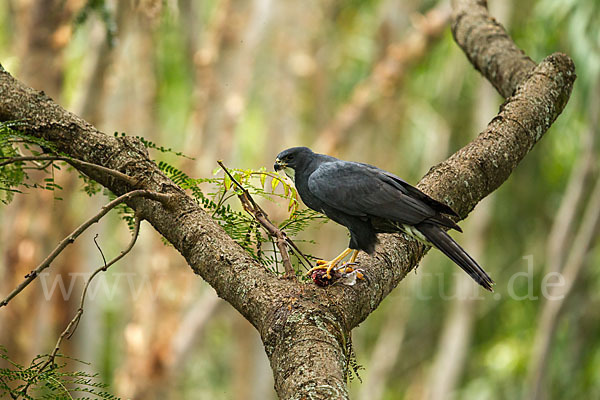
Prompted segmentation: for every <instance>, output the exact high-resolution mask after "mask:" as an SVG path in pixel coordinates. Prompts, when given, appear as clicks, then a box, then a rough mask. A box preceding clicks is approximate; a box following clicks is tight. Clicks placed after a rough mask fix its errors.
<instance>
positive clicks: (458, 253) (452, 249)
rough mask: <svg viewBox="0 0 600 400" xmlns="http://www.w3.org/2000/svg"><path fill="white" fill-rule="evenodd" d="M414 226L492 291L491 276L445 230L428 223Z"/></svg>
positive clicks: (492, 282)
mask: <svg viewBox="0 0 600 400" xmlns="http://www.w3.org/2000/svg"><path fill="white" fill-rule="evenodd" d="M415 228H417V230H418V231H419V232H421V233H422V234H423V236H425V238H426V239H427V240H428V241H429V242H430V243H431V244H432V245H434V246H435V247H437V248H438V249H439V250H440V251H441V252H442V253H444V254H445V255H446V256H448V257H449V258H450V259H451V260H452V261H454V262H455V263H456V264H457V265H458V266H459V267H461V268H462V269H463V270H464V271H465V272H466V273H467V274H469V275H470V276H471V278H473V279H474V280H475V282H477V283H479V284H480V285H481V286H483V287H484V288H485V289H487V290H489V291H490V292H493V291H494V290H493V289H492V285H493V284H494V281H493V280H492V278H490V277H489V275H488V274H487V273H486V272H485V271H484V270H483V268H481V267H480V266H479V264H477V261H475V260H474V259H473V257H471V256H470V255H469V254H467V252H466V251H465V250H463V248H462V247H460V246H459V245H458V243H456V242H455V241H454V239H452V238H451V237H450V235H448V234H447V233H446V231H444V230H443V229H442V228H440V227H439V226H437V225H434V224H430V223H421V224H418V225H416V226H415Z"/></svg>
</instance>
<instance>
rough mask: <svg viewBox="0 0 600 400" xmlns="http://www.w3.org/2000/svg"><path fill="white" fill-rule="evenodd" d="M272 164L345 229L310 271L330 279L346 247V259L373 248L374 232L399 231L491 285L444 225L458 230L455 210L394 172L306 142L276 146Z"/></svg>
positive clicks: (316, 207)
mask: <svg viewBox="0 0 600 400" xmlns="http://www.w3.org/2000/svg"><path fill="white" fill-rule="evenodd" d="M274 168H275V171H279V170H283V171H284V172H285V173H286V175H287V176H289V177H290V178H291V179H292V180H293V181H294V184H295V185H296V189H297V190H298V194H299V195H300V198H301V199H302V201H303V202H304V204H306V206H308V207H309V208H311V209H313V210H315V211H317V212H320V213H323V214H325V215H326V216H327V217H329V218H330V219H332V220H333V221H335V222H337V223H338V224H341V225H344V226H345V227H347V228H348V230H349V231H350V244H349V245H348V248H347V249H346V250H344V251H343V252H342V253H341V254H340V255H339V256H337V257H336V258H334V259H333V260H331V261H326V262H325V261H321V262H317V267H315V268H313V269H312V270H311V272H312V271H313V270H318V269H324V270H326V277H327V279H331V271H332V270H333V269H334V268H336V267H337V266H338V264H340V263H341V261H342V260H343V259H344V258H346V257H347V256H348V255H349V254H350V253H352V256H351V258H350V261H349V262H350V263H354V261H355V260H356V257H357V256H358V253H359V251H360V250H363V251H365V252H367V253H369V254H371V253H373V251H374V250H375V244H376V243H377V233H397V232H403V233H406V234H408V235H410V236H412V237H414V238H415V239H417V240H419V241H421V242H423V243H425V244H427V245H429V246H434V247H436V248H438V249H439V250H441V251H442V253H444V254H445V255H446V256H448V257H449V258H450V259H451V260H452V261H454V262H455V263H456V264H457V265H458V266H459V267H461V268H462V269H463V270H464V271H465V272H466V273H467V274H469V275H470V276H471V277H472V278H473V279H474V280H475V281H476V282H477V283H479V284H480V285H481V286H483V287H484V288H485V289H487V290H489V291H492V285H493V283H494V282H493V281H492V279H491V278H490V277H489V276H488V274H487V273H486V272H485V271H484V270H483V269H482V268H481V267H480V266H479V264H477V262H476V261H475V260H474V259H473V258H472V257H471V256H470V255H469V254H467V252H466V251H465V250H463V248H462V247H460V246H459V245H458V244H457V243H456V242H455V241H454V240H453V239H452V238H451V237H450V235H448V234H447V233H446V231H445V229H444V228H447V229H455V230H457V231H459V232H462V230H461V229H460V227H459V226H458V225H456V223H454V221H453V220H452V219H450V216H455V217H457V216H458V215H457V214H456V213H455V212H454V211H453V210H452V209H451V208H450V207H449V206H447V205H446V204H443V203H440V202H439V201H437V200H434V199H432V198H431V197H429V196H427V195H426V194H425V193H423V192H421V191H420V190H419V189H417V188H415V187H413V186H411V185H409V184H408V183H406V182H405V181H403V180H402V179H400V178H399V177H397V176H396V175H394V174H392V173H390V172H387V171H384V170H382V169H379V168H377V167H375V166H373V165H369V164H363V163H359V162H352V161H343V160H339V159H337V158H335V157H331V156H328V155H325V154H317V153H314V152H313V151H312V150H311V149H309V148H308V147H292V148H290V149H287V150H284V151H282V152H281V153H279V154H278V155H277V159H276V160H275V166H274Z"/></svg>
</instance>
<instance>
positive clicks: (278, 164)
mask: <svg viewBox="0 0 600 400" xmlns="http://www.w3.org/2000/svg"><path fill="white" fill-rule="evenodd" d="M285 167H287V164H286V163H284V162H283V161H281V160H280V159H279V158H276V159H275V165H273V169H274V170H275V171H279V170H281V169H284V168H285Z"/></svg>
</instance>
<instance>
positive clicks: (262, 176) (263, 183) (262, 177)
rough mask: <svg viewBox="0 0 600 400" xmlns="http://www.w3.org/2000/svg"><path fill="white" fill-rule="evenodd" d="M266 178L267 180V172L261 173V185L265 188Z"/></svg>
mask: <svg viewBox="0 0 600 400" xmlns="http://www.w3.org/2000/svg"><path fill="white" fill-rule="evenodd" d="M265 180H267V174H260V187H262V188H263V189H264V188H265Z"/></svg>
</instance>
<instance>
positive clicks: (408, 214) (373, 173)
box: [308, 161, 438, 225]
mask: <svg viewBox="0 0 600 400" xmlns="http://www.w3.org/2000/svg"><path fill="white" fill-rule="evenodd" d="M390 175H391V174H390ZM392 176H393V175H392ZM398 179H399V178H398ZM402 182H404V181H402ZM409 186H410V185H409ZM308 188H309V190H310V192H311V194H312V195H314V196H315V197H317V198H319V199H320V200H321V201H322V202H324V203H325V204H326V205H328V206H329V207H332V208H334V209H335V210H338V211H341V212H344V213H346V214H350V215H354V216H375V217H380V218H385V219H389V220H393V221H396V222H399V223H402V224H409V225H414V224H417V223H419V222H422V221H424V220H426V219H428V218H431V217H434V218H435V217H436V216H437V215H438V212H437V211H436V210H435V209H434V208H432V207H431V206H430V205H428V204H427V203H426V202H424V201H422V200H421V199H419V198H418V197H416V196H413V195H411V193H410V192H409V191H406V190H402V186H401V185H399V184H398V183H396V184H395V183H394V181H393V179H392V177H390V176H389V175H386V173H385V171H383V170H380V169H378V168H376V167H373V166H369V165H366V164H360V163H355V162H349V161H334V162H326V163H323V164H321V165H320V166H319V167H318V168H317V169H316V170H315V171H314V172H313V173H312V174H311V175H310V177H309V179H308ZM415 190H417V189H415ZM419 193H421V192H419ZM421 194H422V193H421ZM423 195H424V194H423Z"/></svg>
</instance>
